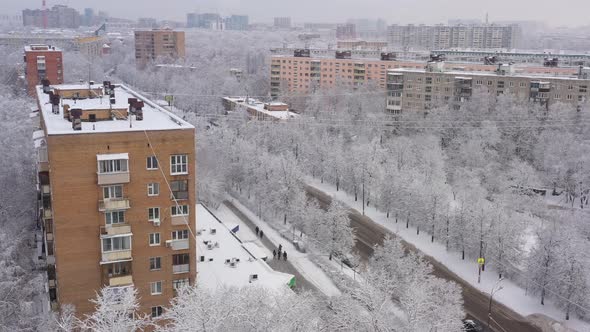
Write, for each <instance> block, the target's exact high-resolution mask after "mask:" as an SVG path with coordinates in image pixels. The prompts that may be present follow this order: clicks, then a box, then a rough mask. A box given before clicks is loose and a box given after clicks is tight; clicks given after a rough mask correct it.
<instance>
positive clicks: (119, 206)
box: [98, 198, 130, 212]
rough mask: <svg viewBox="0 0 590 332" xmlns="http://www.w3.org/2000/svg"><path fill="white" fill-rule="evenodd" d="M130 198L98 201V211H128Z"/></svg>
mask: <svg viewBox="0 0 590 332" xmlns="http://www.w3.org/2000/svg"><path fill="white" fill-rule="evenodd" d="M129 208H130V206H129V199H128V198H111V199H105V200H102V201H98V211H100V212H104V211H110V210H126V209H129Z"/></svg>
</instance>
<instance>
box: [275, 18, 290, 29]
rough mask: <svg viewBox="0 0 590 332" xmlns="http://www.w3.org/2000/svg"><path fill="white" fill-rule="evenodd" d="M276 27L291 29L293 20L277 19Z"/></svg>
mask: <svg viewBox="0 0 590 332" xmlns="http://www.w3.org/2000/svg"><path fill="white" fill-rule="evenodd" d="M274 27H275V28H279V29H291V18H290V17H275V18H274Z"/></svg>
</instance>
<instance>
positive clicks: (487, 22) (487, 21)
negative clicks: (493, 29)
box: [486, 13, 489, 25]
mask: <svg viewBox="0 0 590 332" xmlns="http://www.w3.org/2000/svg"><path fill="white" fill-rule="evenodd" d="M488 18H489V17H488V13H486V25H488V24H489V20H488Z"/></svg>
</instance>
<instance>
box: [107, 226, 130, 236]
mask: <svg viewBox="0 0 590 332" xmlns="http://www.w3.org/2000/svg"><path fill="white" fill-rule="evenodd" d="M128 233H131V225H129V224H112V225H107V226H100V234H101V235H119V234H128Z"/></svg>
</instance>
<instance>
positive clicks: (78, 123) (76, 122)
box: [70, 108, 82, 130]
mask: <svg viewBox="0 0 590 332" xmlns="http://www.w3.org/2000/svg"><path fill="white" fill-rule="evenodd" d="M81 117H82V110H81V109H79V108H72V109H71V110H70V118H71V120H72V129H74V130H82V120H81V119H80V118H81Z"/></svg>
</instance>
